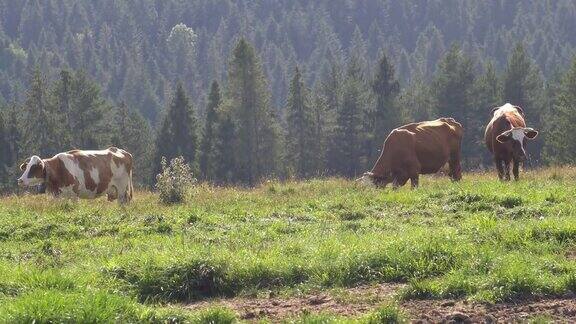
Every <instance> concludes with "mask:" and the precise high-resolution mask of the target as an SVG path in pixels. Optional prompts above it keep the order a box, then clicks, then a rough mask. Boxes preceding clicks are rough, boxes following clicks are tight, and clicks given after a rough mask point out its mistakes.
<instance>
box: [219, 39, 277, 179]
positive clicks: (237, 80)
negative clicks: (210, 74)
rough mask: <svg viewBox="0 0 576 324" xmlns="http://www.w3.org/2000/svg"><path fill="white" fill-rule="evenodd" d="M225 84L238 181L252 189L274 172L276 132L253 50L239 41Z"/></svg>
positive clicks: (275, 164) (261, 71)
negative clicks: (235, 138)
mask: <svg viewBox="0 0 576 324" xmlns="http://www.w3.org/2000/svg"><path fill="white" fill-rule="evenodd" d="M228 80H229V82H228V95H229V100H230V101H231V105H232V110H233V114H234V119H235V122H236V133H237V139H238V140H237V150H236V153H237V154H236V155H237V156H236V158H235V161H236V163H237V175H238V179H239V180H240V181H241V182H244V183H246V184H248V185H255V184H256V183H257V181H259V180H261V179H262V178H263V177H266V176H271V175H273V174H274V173H275V172H277V171H278V164H279V157H280V151H279V150H280V147H279V129H278V125H277V120H276V117H275V116H274V113H273V110H272V109H271V108H270V93H269V90H268V87H267V85H266V79H265V76H264V72H263V70H262V66H261V65H260V62H259V60H258V58H257V57H256V54H255V53H254V48H253V47H252V46H250V45H249V44H248V43H247V42H246V41H245V40H243V39H242V40H240V41H239V42H238V45H236V48H235V49H234V51H233V54H232V62H231V63H230V72H229V75H228Z"/></svg>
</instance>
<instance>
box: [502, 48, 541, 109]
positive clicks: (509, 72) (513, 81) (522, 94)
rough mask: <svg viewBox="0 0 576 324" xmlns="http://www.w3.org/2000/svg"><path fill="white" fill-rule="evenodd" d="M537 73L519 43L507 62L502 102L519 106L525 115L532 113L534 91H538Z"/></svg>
mask: <svg viewBox="0 0 576 324" xmlns="http://www.w3.org/2000/svg"><path fill="white" fill-rule="evenodd" d="M538 79H539V77H538V72H537V71H536V70H535V67H534V66H533V65H532V62H531V61H530V57H529V56H528V54H527V53H526V50H525V49H524V46H523V45H522V44H521V43H519V44H517V45H516V47H515V48H514V51H513V52H512V55H511V56H510V58H509V60H508V65H507V67H506V72H505V74H504V81H503V97H504V98H503V99H504V102H510V103H511V104H513V105H517V106H520V107H522V108H523V109H524V112H525V113H526V114H529V113H531V112H532V109H534V108H536V107H533V104H534V91H537V89H538V87H539V86H538V83H539V81H538Z"/></svg>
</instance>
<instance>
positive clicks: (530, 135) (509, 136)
mask: <svg viewBox="0 0 576 324" xmlns="http://www.w3.org/2000/svg"><path fill="white" fill-rule="evenodd" d="M536 136H538V131H536V130H534V129H532V128H529V127H514V128H512V129H510V130H507V131H505V132H503V133H502V134H500V135H498V136H497V137H496V140H497V141H498V142H499V143H510V144H511V145H512V158H513V159H514V160H517V161H520V162H523V161H524V160H526V149H525V145H526V141H527V140H531V139H535V138H536Z"/></svg>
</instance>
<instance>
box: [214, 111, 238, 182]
mask: <svg viewBox="0 0 576 324" xmlns="http://www.w3.org/2000/svg"><path fill="white" fill-rule="evenodd" d="M217 113H218V120H219V123H218V124H216V125H215V126H216V128H215V137H216V140H215V141H214V151H213V152H214V157H213V161H214V162H213V164H214V179H215V181H216V182H217V183H221V184H223V183H234V182H237V179H236V178H235V174H236V155H237V153H236V146H235V145H236V125H235V123H234V118H233V116H232V113H231V111H230V107H221V108H220V109H219V110H218V111H217Z"/></svg>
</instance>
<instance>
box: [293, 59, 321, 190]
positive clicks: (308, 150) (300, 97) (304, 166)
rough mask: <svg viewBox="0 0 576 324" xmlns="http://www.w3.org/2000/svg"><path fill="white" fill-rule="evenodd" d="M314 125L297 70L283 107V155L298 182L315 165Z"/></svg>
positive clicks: (311, 171)
mask: <svg viewBox="0 0 576 324" xmlns="http://www.w3.org/2000/svg"><path fill="white" fill-rule="evenodd" d="M315 121H316V120H315V118H314V115H313V111H312V107H310V98H309V95H308V89H306V87H305V85H304V82H303V81H302V74H301V73H300V70H299V69H298V67H296V69H295V71H294V76H293V78H292V81H291V82H290V91H289V95H288V105H287V107H286V123H287V137H286V145H287V152H286V155H287V162H288V164H289V165H290V168H291V169H292V170H293V171H294V172H295V175H296V176H298V177H299V178H305V177H308V176H310V175H312V174H313V173H314V171H316V170H315V167H316V166H317V165H318V162H317V159H318V150H319V142H318V140H319V138H316V137H315V135H316V134H315V133H314V131H315V129H316V125H315Z"/></svg>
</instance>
